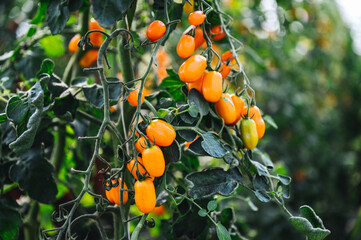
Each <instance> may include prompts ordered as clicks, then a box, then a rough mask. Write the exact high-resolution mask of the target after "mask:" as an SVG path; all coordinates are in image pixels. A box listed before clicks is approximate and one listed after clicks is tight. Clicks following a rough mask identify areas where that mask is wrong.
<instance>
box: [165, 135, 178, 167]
mask: <svg viewBox="0 0 361 240" xmlns="http://www.w3.org/2000/svg"><path fill="white" fill-rule="evenodd" d="M161 149H162V152H163V155H164V159H165V161H166V163H175V162H178V161H179V159H180V157H181V151H180V147H179V144H178V142H177V140H174V141H173V143H172V144H171V145H170V146H168V147H161Z"/></svg>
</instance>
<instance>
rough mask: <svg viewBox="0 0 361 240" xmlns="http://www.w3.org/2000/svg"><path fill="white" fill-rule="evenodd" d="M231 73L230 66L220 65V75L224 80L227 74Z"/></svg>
mask: <svg viewBox="0 0 361 240" xmlns="http://www.w3.org/2000/svg"><path fill="white" fill-rule="evenodd" d="M230 72H231V66H229V65H227V64H225V63H222V65H221V75H222V77H223V78H226V77H227V76H228V74H229V73H230Z"/></svg>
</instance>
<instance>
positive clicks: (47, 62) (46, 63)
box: [36, 58, 54, 78]
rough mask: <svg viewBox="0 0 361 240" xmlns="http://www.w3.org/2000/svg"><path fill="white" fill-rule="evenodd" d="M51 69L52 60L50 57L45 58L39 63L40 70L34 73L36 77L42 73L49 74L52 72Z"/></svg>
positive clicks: (52, 67) (52, 66)
mask: <svg viewBox="0 0 361 240" xmlns="http://www.w3.org/2000/svg"><path fill="white" fill-rule="evenodd" d="M53 70H54V62H53V61H52V60H51V59H49V58H46V59H44V60H43V62H42V63H41V66H40V70H39V72H38V73H37V74H36V77H37V78H39V77H40V76H41V75H42V74H44V73H45V74H49V75H51V74H52V73H53Z"/></svg>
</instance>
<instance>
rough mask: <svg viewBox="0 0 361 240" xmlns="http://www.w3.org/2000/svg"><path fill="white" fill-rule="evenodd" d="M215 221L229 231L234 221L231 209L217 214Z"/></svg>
mask: <svg viewBox="0 0 361 240" xmlns="http://www.w3.org/2000/svg"><path fill="white" fill-rule="evenodd" d="M217 219H218V220H219V221H220V222H221V223H222V224H223V226H225V227H226V228H227V229H229V228H230V227H231V225H232V224H233V222H234V220H235V218H234V211H233V209H232V208H225V209H223V210H222V211H221V212H220V213H219V214H217Z"/></svg>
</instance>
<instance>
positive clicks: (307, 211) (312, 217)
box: [300, 205, 325, 228]
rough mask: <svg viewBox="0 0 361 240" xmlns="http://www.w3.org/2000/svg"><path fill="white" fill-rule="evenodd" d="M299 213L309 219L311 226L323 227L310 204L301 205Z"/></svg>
mask: <svg viewBox="0 0 361 240" xmlns="http://www.w3.org/2000/svg"><path fill="white" fill-rule="evenodd" d="M300 215H301V216H302V217H304V218H306V219H307V220H308V221H310V223H311V224H312V226H313V227H318V228H325V226H324V225H323V222H322V220H321V218H320V217H319V216H317V215H316V213H315V211H314V210H313V209H312V208H311V207H310V206H307V205H303V206H301V207H300Z"/></svg>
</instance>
